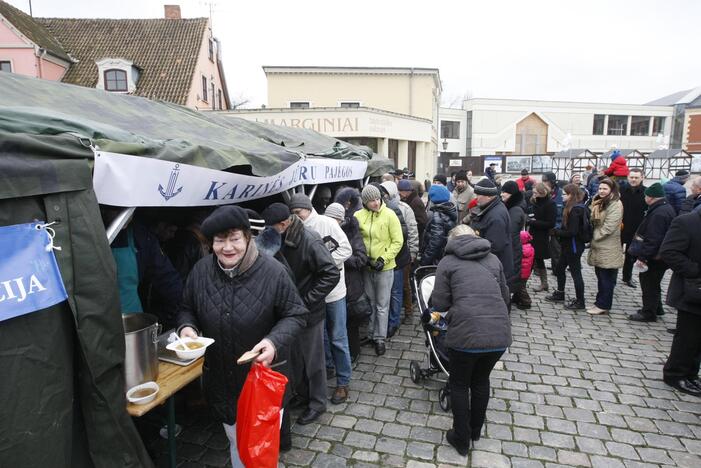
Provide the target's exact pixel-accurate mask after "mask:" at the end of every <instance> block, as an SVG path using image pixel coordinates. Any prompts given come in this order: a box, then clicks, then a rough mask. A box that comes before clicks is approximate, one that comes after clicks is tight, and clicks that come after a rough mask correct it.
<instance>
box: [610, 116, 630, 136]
mask: <svg viewBox="0 0 701 468" xmlns="http://www.w3.org/2000/svg"><path fill="white" fill-rule="evenodd" d="M606 134H607V135H627V134H628V116H627V115H609V128H608V130H607V132H606Z"/></svg>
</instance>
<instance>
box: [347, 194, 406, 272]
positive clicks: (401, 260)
mask: <svg viewBox="0 0 701 468" xmlns="http://www.w3.org/2000/svg"><path fill="white" fill-rule="evenodd" d="M390 203H391V204H390ZM387 208H389V209H390V210H392V211H394V214H395V215H397V219H399V224H400V225H401V226H402V239H404V242H402V248H401V249H400V250H399V253H398V254H397V256H396V257H394V262H395V263H396V265H397V266H395V267H394V269H395V270H400V269H402V268H404V267H405V266H407V265H408V264H410V263H411V253H409V244H408V242H409V227H408V226H407V224H406V220H405V219H404V215H403V214H402V210H400V209H399V205H398V202H392V201H390V202H389V203H387ZM356 221H357V219H356Z"/></svg>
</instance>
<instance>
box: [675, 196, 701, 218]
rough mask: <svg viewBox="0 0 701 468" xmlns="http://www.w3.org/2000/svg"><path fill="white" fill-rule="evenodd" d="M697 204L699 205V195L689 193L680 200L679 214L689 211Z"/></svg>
mask: <svg viewBox="0 0 701 468" xmlns="http://www.w3.org/2000/svg"><path fill="white" fill-rule="evenodd" d="M699 205H701V195H694V194H691V195H689V196H688V197H686V198H685V199H684V201H683V202H682V205H681V208H679V214H686V213H691V212H692V211H694V209H695V208H697V207H698V206H699Z"/></svg>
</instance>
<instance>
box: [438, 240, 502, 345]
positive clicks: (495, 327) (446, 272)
mask: <svg viewBox="0 0 701 468" xmlns="http://www.w3.org/2000/svg"><path fill="white" fill-rule="evenodd" d="M490 250H491V246H490V244H489V241H487V240H486V239H482V238H480V237H476V236H470V235H465V236H457V237H454V238H452V239H450V241H448V245H447V246H446V249H445V253H446V255H445V257H443V259H442V260H441V261H440V263H439V264H438V269H437V270H436V279H435V286H434V288H433V293H432V294H431V304H432V305H433V308H434V309H435V310H437V311H440V312H448V314H447V316H446V320H447V321H448V324H449V327H448V334H447V336H446V345H447V346H448V347H449V348H453V349H458V350H462V349H502V348H506V347H508V346H509V345H510V344H511V322H510V320H509V312H508V306H507V304H508V303H509V288H508V287H507V284H506V277H505V276H504V270H503V267H502V264H501V262H500V261H499V259H498V258H497V257H496V256H494V255H493V254H491V253H490Z"/></svg>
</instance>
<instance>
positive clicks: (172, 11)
mask: <svg viewBox="0 0 701 468" xmlns="http://www.w3.org/2000/svg"><path fill="white" fill-rule="evenodd" d="M163 9H164V10H165V17H166V19H180V5H163Z"/></svg>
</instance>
